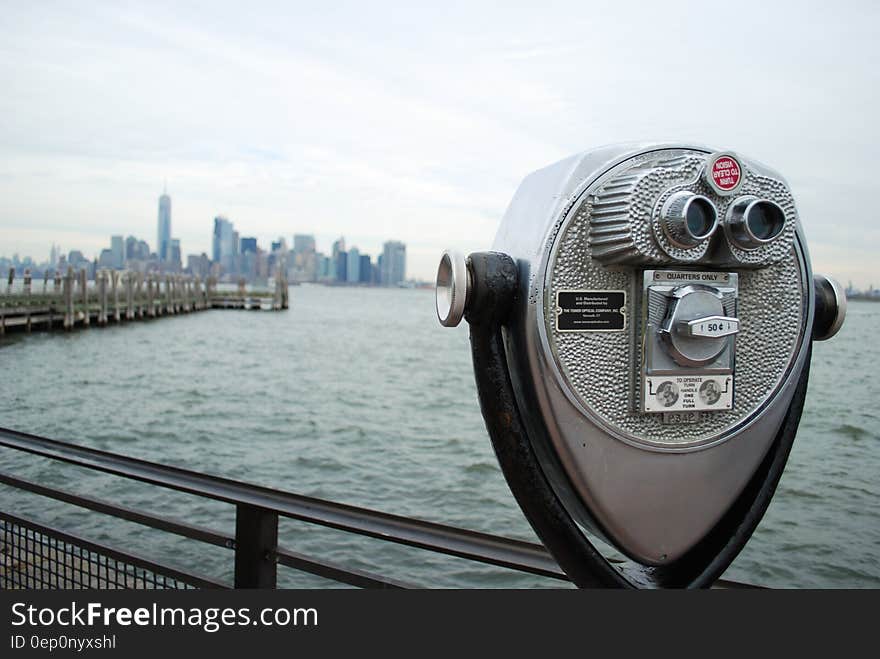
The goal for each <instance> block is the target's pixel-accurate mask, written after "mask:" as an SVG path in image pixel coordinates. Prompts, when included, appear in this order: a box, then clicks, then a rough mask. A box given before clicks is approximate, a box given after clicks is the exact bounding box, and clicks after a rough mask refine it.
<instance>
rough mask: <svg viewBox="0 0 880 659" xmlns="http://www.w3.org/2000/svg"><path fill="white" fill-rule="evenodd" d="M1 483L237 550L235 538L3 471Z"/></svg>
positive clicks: (1, 472) (0, 478)
mask: <svg viewBox="0 0 880 659" xmlns="http://www.w3.org/2000/svg"><path fill="white" fill-rule="evenodd" d="M0 483H3V484H5V485H10V486H12V487H16V488H18V489H20V490H26V491H28V492H33V493H34V494H39V495H40V496H44V497H48V498H50V499H55V500H57V501H63V502H65V503H69V504H72V505H74V506H79V507H80V508H87V509H88V510H94V511H96V512H99V513H104V514H105V515H111V516H113V517H118V518H120V519H124V520H127V521H129V522H134V523H136V524H141V525H143V526H149V527H151V528H154V529H159V530H160V531H167V532H168V533H174V534H176V535H181V536H184V537H187V538H191V539H193V540H198V541H200V542H205V543H208V544H211V545H216V546H218V547H225V548H227V549H234V548H235V541H234V540H233V538H232V537H231V536H228V535H223V534H221V533H219V532H217V531H214V530H212V529H209V528H206V527H203V526H197V525H194V524H189V523H186V522H182V521H180V520H176V519H174V518H171V517H157V516H156V515H151V514H149V513H145V512H142V511H139V510H134V509H133V508H128V507H126V506H120V505H118V504H114V503H110V502H109V501H105V500H103V499H96V498H94V497H89V496H85V495H82V494H75V493H73V492H71V491H69V490H63V489H61V488H54V487H48V486H46V485H40V484H39V483H35V482H33V481H30V480H27V479H24V478H18V477H16V476H12V475H10V474H8V473H6V472H3V471H0Z"/></svg>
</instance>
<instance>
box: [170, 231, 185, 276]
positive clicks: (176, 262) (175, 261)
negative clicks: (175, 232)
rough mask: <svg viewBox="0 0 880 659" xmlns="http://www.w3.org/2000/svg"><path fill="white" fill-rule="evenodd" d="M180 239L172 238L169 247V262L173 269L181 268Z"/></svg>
mask: <svg viewBox="0 0 880 659" xmlns="http://www.w3.org/2000/svg"><path fill="white" fill-rule="evenodd" d="M181 258H182V257H181V254H180V240H178V239H177V238H172V239H171V247H170V248H169V254H168V264H169V265H170V266H171V268H172V269H173V270H180V267H181V263H180V261H181Z"/></svg>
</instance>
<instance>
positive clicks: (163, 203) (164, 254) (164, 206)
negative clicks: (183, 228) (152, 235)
mask: <svg viewBox="0 0 880 659" xmlns="http://www.w3.org/2000/svg"><path fill="white" fill-rule="evenodd" d="M170 249H171V197H169V196H168V193H167V192H163V193H162V196H161V197H159V227H158V232H157V236H156V254H157V255H158V256H159V260H160V261H167V260H168V257H169V251H170Z"/></svg>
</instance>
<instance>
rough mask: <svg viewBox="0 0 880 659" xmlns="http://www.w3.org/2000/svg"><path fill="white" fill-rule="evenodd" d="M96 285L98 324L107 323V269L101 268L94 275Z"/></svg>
mask: <svg viewBox="0 0 880 659" xmlns="http://www.w3.org/2000/svg"><path fill="white" fill-rule="evenodd" d="M96 279H97V281H96V282H95V283H96V284H97V285H98V305H99V308H98V325H101V326H102V327H103V326H104V325H106V324H107V271H106V270H101V271H100V272H99V273H97V275H96Z"/></svg>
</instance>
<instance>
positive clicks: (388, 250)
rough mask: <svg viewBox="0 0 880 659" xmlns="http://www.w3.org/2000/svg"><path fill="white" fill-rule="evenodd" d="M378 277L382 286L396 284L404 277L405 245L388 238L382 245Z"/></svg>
mask: <svg viewBox="0 0 880 659" xmlns="http://www.w3.org/2000/svg"><path fill="white" fill-rule="evenodd" d="M379 277H380V280H381V283H382V285H383V286H397V285H398V284H399V283H401V282H402V281H404V280H405V279H406V245H405V244H403V243H402V242H399V241H397V240H389V241H388V242H386V243H385V244H384V245H383V246H382V260H381V267H380V273H379Z"/></svg>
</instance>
